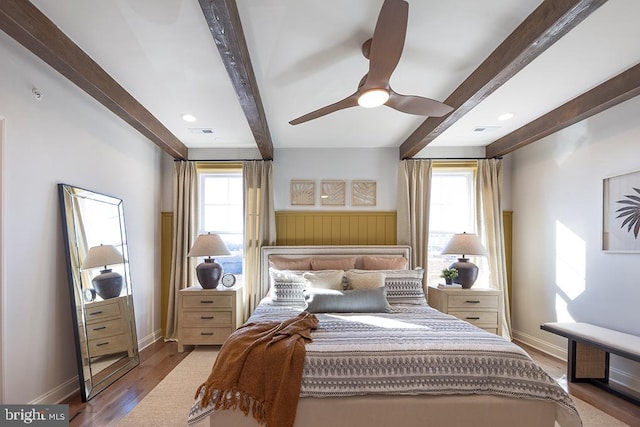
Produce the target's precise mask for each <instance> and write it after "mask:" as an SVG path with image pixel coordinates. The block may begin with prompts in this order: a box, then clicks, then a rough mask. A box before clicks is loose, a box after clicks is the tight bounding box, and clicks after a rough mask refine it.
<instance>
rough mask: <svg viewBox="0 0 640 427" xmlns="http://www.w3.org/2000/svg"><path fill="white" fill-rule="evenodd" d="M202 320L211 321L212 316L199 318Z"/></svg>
mask: <svg viewBox="0 0 640 427" xmlns="http://www.w3.org/2000/svg"><path fill="white" fill-rule="evenodd" d="M200 318H201V319H202V320H213V318H214V317H213V316H200Z"/></svg>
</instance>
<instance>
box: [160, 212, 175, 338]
mask: <svg viewBox="0 0 640 427" xmlns="http://www.w3.org/2000/svg"><path fill="white" fill-rule="evenodd" d="M161 215H162V216H161V220H160V228H161V229H160V323H161V325H160V327H161V330H162V336H165V333H166V332H167V311H168V307H169V289H170V288H171V251H172V250H173V212H161Z"/></svg>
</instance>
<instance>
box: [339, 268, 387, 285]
mask: <svg viewBox="0 0 640 427" xmlns="http://www.w3.org/2000/svg"><path fill="white" fill-rule="evenodd" d="M346 276H347V286H348V288H349V289H375V288H381V287H384V278H385V277H386V275H385V273H382V272H380V271H375V272H371V271H369V272H366V273H361V272H357V271H353V270H351V271H347V273H346Z"/></svg>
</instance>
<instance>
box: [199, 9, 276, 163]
mask: <svg viewBox="0 0 640 427" xmlns="http://www.w3.org/2000/svg"><path fill="white" fill-rule="evenodd" d="M199 2H200V7H201V8H202V12H203V13H204V17H205V19H206V20H207V25H208V27H209V31H211V35H212V36H213V40H214V41H215V43H216V46H217V47H218V51H219V53H220V57H221V58H222V62H223V63H224V66H225V68H226V69H227V73H228V74H229V77H230V78H231V84H232V85H233V87H234V89H235V91H236V94H237V96H238V100H239V101H240V106H241V107H242V110H243V111H244V115H245V117H246V118H247V122H248V123H249V127H250V128H251V132H252V133H253V137H254V139H255V141H256V144H257V145H258V150H259V151H260V155H261V156H262V158H263V159H264V160H271V159H273V143H272V142H271V133H270V132H269V126H268V124H267V117H266V115H265V112H264V107H263V106H262V100H261V98H260V92H259V91H258V82H257V81H256V76H255V74H254V72H253V66H252V65H251V58H250V56H249V49H248V48H247V42H246V40H245V38H244V33H243V31H242V24H241V22H240V15H239V13H238V7H237V5H236V2H235V0H199Z"/></svg>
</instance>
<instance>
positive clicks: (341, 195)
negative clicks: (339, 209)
mask: <svg viewBox="0 0 640 427" xmlns="http://www.w3.org/2000/svg"><path fill="white" fill-rule="evenodd" d="M346 186H347V184H346V182H345V181H341V180H322V181H320V204H321V205H323V206H344V205H345V200H346V194H345V192H346Z"/></svg>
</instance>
